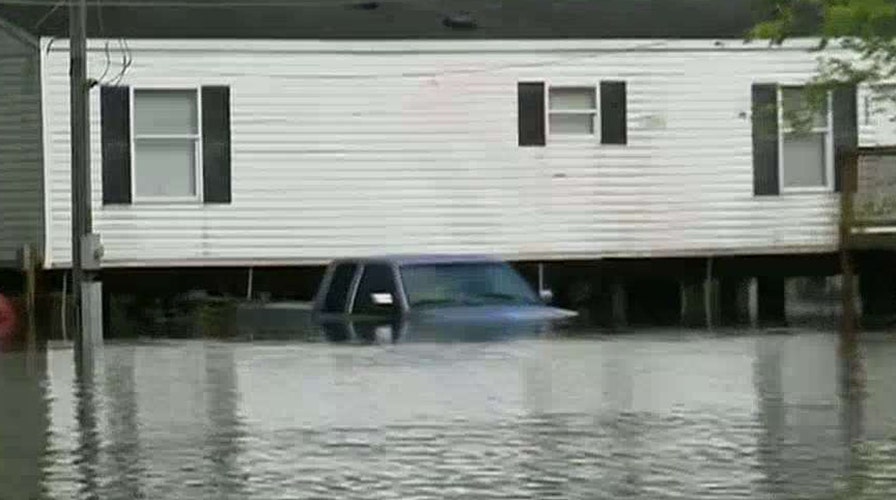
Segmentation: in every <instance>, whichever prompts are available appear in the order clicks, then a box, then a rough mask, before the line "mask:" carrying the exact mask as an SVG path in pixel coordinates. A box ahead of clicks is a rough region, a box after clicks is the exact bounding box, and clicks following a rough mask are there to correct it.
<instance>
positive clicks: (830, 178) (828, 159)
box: [777, 84, 834, 194]
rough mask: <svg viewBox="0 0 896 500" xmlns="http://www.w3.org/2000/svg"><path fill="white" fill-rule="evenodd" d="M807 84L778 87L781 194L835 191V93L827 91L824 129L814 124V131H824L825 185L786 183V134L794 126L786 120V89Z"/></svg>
mask: <svg viewBox="0 0 896 500" xmlns="http://www.w3.org/2000/svg"><path fill="white" fill-rule="evenodd" d="M805 88H806V86H805V85H801V84H781V85H778V88H777V101H778V104H777V108H778V116H777V119H778V189H779V192H780V193H781V194H818V193H833V192H834V95H833V92H831V91H827V96H826V97H827V115H826V124H825V127H824V130H822V128H821V127H816V126H814V125H813V126H812V128H811V129H809V131H810V132H812V133H820V132H824V134H825V136H824V163H825V164H824V180H825V183H824V185H823V186H804V187H787V186H785V185H784V169H785V165H784V136H785V135H787V134H788V133H791V132H793V128H792V127H787V126H786V124H785V120H784V90H785V89H801V90H805Z"/></svg>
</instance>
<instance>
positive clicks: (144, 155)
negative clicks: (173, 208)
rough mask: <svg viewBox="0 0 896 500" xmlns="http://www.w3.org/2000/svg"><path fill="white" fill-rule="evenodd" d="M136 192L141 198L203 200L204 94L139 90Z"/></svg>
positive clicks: (135, 107)
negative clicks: (200, 181) (201, 106)
mask: <svg viewBox="0 0 896 500" xmlns="http://www.w3.org/2000/svg"><path fill="white" fill-rule="evenodd" d="M132 102H133V103H134V105H133V111H132V112H133V123H134V127H133V148H132V151H133V153H132V154H133V161H132V164H133V165H134V167H133V170H134V172H133V176H132V179H133V191H134V195H135V198H138V199H153V198H160V199H166V200H170V199H184V200H195V199H197V198H198V197H199V193H200V189H199V186H198V184H199V180H200V179H201V178H202V176H201V175H200V172H199V168H200V165H202V161H201V158H200V154H201V151H202V147H201V136H202V132H201V130H200V125H199V124H200V119H199V109H200V103H199V92H198V90H197V89H189V90H157V89H135V90H134V95H133V100H132Z"/></svg>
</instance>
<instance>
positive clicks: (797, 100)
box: [778, 86, 834, 193]
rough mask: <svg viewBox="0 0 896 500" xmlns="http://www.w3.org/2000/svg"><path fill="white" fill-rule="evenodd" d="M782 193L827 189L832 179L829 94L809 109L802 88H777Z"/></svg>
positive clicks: (831, 126) (832, 144) (831, 122)
mask: <svg viewBox="0 0 896 500" xmlns="http://www.w3.org/2000/svg"><path fill="white" fill-rule="evenodd" d="M778 103H779V104H778V109H779V124H780V148H779V150H780V161H779V168H780V177H779V178H780V179H781V192H782V193H788V192H805V191H813V190H814V191H818V190H822V191H830V190H833V178H834V175H833V174H834V158H833V156H834V154H833V152H834V140H833V125H832V124H833V121H834V120H833V117H832V116H831V113H832V107H833V106H832V105H831V94H830V93H827V94H826V97H825V99H824V102H823V103H822V104H821V107H820V108H818V109H812V108H811V106H810V104H809V103H808V101H807V97H806V95H805V90H804V89H803V88H802V87H790V86H785V87H781V88H779V90H778Z"/></svg>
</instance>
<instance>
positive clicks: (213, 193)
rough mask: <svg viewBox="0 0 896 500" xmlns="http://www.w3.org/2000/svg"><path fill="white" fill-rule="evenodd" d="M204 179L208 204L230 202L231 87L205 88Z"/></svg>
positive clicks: (203, 127)
mask: <svg viewBox="0 0 896 500" xmlns="http://www.w3.org/2000/svg"><path fill="white" fill-rule="evenodd" d="M202 182H203V199H204V202H205V203H230V201H231V194H230V191H231V182H230V87H222V86H209V87H202Z"/></svg>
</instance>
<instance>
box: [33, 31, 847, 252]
mask: <svg viewBox="0 0 896 500" xmlns="http://www.w3.org/2000/svg"><path fill="white" fill-rule="evenodd" d="M720 43H721V46H720V47H716V46H715V44H714V43H711V42H699V43H698V42H674V41H672V42H657V43H656V44H654V46H652V47H651V48H650V49H649V50H640V49H639V48H638V47H640V45H639V44H638V42H636V41H631V42H625V41H607V42H601V41H592V42H587V43H585V42H577V43H575V44H574V43H573V42H569V44H570V45H571V46H573V48H564V47H565V45H564V42H557V41H544V42H530V43H522V42H512V43H511V42H505V43H502V42H476V41H461V40H458V41H452V42H447V41H445V42H425V41H415V42H410V41H405V42H399V41H396V42H394V43H386V42H364V43H357V44H355V43H352V42H321V41H314V42H312V41H289V40H280V41H276V40H272V41H239V42H236V41H231V42H228V41H202V40H169V41H158V40H134V41H133V42H132V43H130V46H131V50H132V51H133V53H134V57H133V64H132V66H131V67H130V68H129V70H128V71H127V73H126V75H125V76H124V78H123V81H122V84H124V85H130V86H133V87H135V88H138V89H139V88H146V87H160V88H166V87H167V88H184V87H194V86H199V85H208V84H210V85H228V86H229V87H230V89H231V106H232V107H231V110H232V114H231V133H232V136H231V138H232V183H233V184H232V193H233V201H232V203H230V204H227V205H218V206H210V205H201V204H196V203H134V204H133V205H129V206H103V205H102V197H101V193H102V185H101V178H102V177H101V171H100V169H101V165H102V162H101V160H102V157H101V148H100V126H99V91H98V89H94V90H93V91H92V92H91V116H92V123H91V135H92V141H93V144H94V147H93V157H92V165H93V168H94V175H93V203H94V204H93V209H94V227H95V229H96V230H97V231H98V232H99V233H100V234H101V235H102V239H103V245H104V248H105V256H104V265H106V266H110V267H112V266H146V265H153V266H169V265H202V264H210V265H216V264H220V265H244V264H252V263H270V264H280V263H282V264H304V263H315V264H317V263H322V262H326V261H328V260H329V259H332V258H333V257H336V256H346V257H351V256H361V255H368V254H371V253H373V254H378V253H392V252H398V253H414V252H425V253H430V252H433V253H489V254H498V255H500V256H505V257H508V258H526V259H528V258H532V259H563V258H610V257H634V256H639V257H641V256H670V255H706V254H735V253H737V254H741V253H743V254H751V253H789V252H816V251H830V250H833V249H834V248H836V235H837V231H836V227H837V197H836V195H835V194H834V193H828V192H813V193H806V194H805V195H801V196H776V197H756V196H754V195H753V167H752V139H751V121H750V117H749V114H750V110H751V97H750V95H751V94H750V88H751V85H752V83H753V82H755V81H778V82H785V81H805V80H808V79H809V78H810V77H811V76H812V75H813V74H814V72H815V70H816V62H815V59H814V55H813V54H811V53H808V52H807V51H805V50H804V49H802V48H800V49H794V50H787V49H783V50H772V49H768V48H767V47H765V46H762V47H759V46H758V45H755V44H754V45H751V46H749V47H747V48H744V44H743V42H742V41H741V40H737V41H722V42H720ZM665 47H668V48H669V49H670V50H665ZM750 47H753V48H750ZM88 63H89V68H90V71H91V74H102V71H103V68H104V67H105V55H104V51H103V43H102V41H91V42H90V51H89V56H88ZM46 67H47V75H46V78H45V80H44V82H45V85H46V94H47V108H48V109H47V121H48V128H47V131H46V136H47V139H48V144H49V146H48V153H49V156H48V159H47V161H48V167H47V168H48V172H49V178H48V186H49V187H50V189H51V192H50V193H49V198H50V210H51V214H50V221H51V235H50V236H51V240H50V241H51V243H52V247H53V255H54V259H53V262H52V264H53V265H54V266H65V265H67V264H68V262H69V247H68V245H69V238H70V235H71V233H70V226H69V217H68V214H69V210H70V202H69V196H68V186H69V156H70V151H69V148H68V145H69V142H68V141H69V138H68V56H67V52H66V41H65V40H55V41H54V42H53V44H52V47H51V48H50V49H49V53H48V55H47V63H46ZM117 69H118V68H113V70H112V71H115V70H117ZM605 80H624V81H625V82H626V91H627V116H628V138H627V139H628V144H627V145H626V147H624V148H622V147H606V146H604V145H601V144H600V143H599V141H597V140H595V137H593V136H576V137H571V138H564V139H563V140H558V141H555V142H553V143H550V144H549V146H548V147H533V148H521V147H519V144H518V137H517V109H518V108H517V106H518V103H517V92H516V88H517V85H518V82H521V81H544V82H546V83H548V85H547V87H546V89H545V93H546V94H547V93H548V90H549V88H550V87H551V86H557V87H581V86H583V85H597V84H598V82H601V81H605ZM598 97H599V96H598ZM545 98H546V99H547V97H545ZM597 100H599V99H597ZM546 104H547V103H546ZM598 104H599V103H598ZM547 112H548V108H547V106H546V109H545V113H546V114H547ZM549 139H550V137H549ZM199 191H200V192H202V189H201V188H200V189H199Z"/></svg>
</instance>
